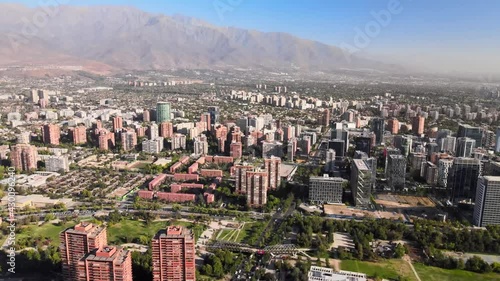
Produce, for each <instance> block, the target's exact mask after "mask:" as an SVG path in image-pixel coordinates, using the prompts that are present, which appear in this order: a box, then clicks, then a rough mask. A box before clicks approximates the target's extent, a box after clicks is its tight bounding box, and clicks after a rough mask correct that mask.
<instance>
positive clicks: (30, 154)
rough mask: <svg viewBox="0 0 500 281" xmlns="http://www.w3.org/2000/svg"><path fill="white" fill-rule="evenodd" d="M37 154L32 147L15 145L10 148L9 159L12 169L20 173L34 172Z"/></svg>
mask: <svg viewBox="0 0 500 281" xmlns="http://www.w3.org/2000/svg"><path fill="white" fill-rule="evenodd" d="M37 158H38V152H37V150H36V147H35V146H34V145H29V144H16V145H14V146H13V147H12V148H11V152H10V159H11V160H12V165H13V166H14V168H16V169H17V170H20V171H30V170H36V168H37Z"/></svg>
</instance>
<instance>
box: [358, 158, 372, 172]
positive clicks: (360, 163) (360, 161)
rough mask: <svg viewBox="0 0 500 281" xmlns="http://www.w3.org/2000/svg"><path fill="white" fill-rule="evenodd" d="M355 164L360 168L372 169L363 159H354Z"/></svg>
mask: <svg viewBox="0 0 500 281" xmlns="http://www.w3.org/2000/svg"><path fill="white" fill-rule="evenodd" d="M354 165H356V167H358V169H359V170H370V169H369V168H368V166H367V165H366V163H365V161H364V160H362V159H354Z"/></svg>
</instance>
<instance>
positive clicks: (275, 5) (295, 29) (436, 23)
mask: <svg viewBox="0 0 500 281" xmlns="http://www.w3.org/2000/svg"><path fill="white" fill-rule="evenodd" d="M55 1H56V0H37V1H34V0H21V1H15V2H18V3H24V4H27V5H29V6H37V5H43V4H44V3H54V2H55ZM58 1H59V2H65V3H68V4H69V5H102V4H110V5H129V6H135V7H138V8H140V9H142V10H146V11H148V12H153V13H164V14H167V15H172V14H182V15H186V16H191V17H195V18H199V19H203V20H205V21H208V22H210V23H212V24H215V25H222V26H235V27H242V28H249V29H256V30H260V31H282V32H288V33H292V34H294V35H297V36H299V37H303V38H307V39H312V40H317V41H321V42H324V43H327V44H332V45H337V46H339V45H349V46H356V44H355V37H356V36H357V31H356V30H357V29H359V30H365V28H366V27H367V25H369V24H370V23H374V21H375V22H376V20H375V19H374V16H373V15H372V14H373V13H378V12H380V11H382V10H383V11H389V9H388V5H390V3H393V2H395V3H398V5H399V11H400V12H398V13H392V14H391V20H390V22H389V23H388V24H387V25H386V26H383V27H381V28H380V30H379V31H378V32H377V33H376V34H375V35H374V36H373V37H370V38H369V43H368V44H367V45H366V46H362V48H357V50H358V51H359V52H362V53H364V54H366V55H385V56H392V57H394V58H395V59H396V60H397V59H405V57H408V56H413V58H419V54H420V55H422V56H424V55H425V54H426V53H429V54H434V55H436V54H437V53H439V55H438V56H439V57H443V56H442V53H441V52H445V54H446V55H449V56H450V57H457V56H459V57H460V56H463V55H464V54H470V53H475V52H482V55H483V57H484V56H486V54H488V56H489V55H495V54H496V52H497V50H499V49H500V36H499V35H500V1H496V0H475V1H474V0H469V1H464V0H454V1H452V0H441V1H439V0H342V1H341V0H162V1H153V0H150V1H137V0H136V1H132V0H85V1H82V0H58ZM0 2H6V1H1V0H0ZM9 2H12V1H9ZM358 47H359V46H358ZM490 53H491V54H490ZM496 56H497V57H498V56H499V55H498V54H496ZM417 60H418V59H417Z"/></svg>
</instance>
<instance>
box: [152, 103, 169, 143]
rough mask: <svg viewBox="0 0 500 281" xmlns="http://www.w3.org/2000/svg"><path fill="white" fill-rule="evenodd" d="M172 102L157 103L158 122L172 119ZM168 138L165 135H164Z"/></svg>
mask: <svg viewBox="0 0 500 281" xmlns="http://www.w3.org/2000/svg"><path fill="white" fill-rule="evenodd" d="M170 120H171V117H170V103H169V102H158V103H157V104H156V122H157V123H163V122H167V121H170ZM162 137H164V138H166V137H165V136H162Z"/></svg>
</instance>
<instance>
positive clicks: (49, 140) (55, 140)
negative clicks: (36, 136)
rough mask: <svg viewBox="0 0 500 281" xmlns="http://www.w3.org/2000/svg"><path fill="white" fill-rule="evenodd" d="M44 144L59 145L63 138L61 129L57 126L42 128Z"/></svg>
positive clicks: (51, 125) (49, 125)
mask: <svg viewBox="0 0 500 281" xmlns="http://www.w3.org/2000/svg"><path fill="white" fill-rule="evenodd" d="M42 138H43V143H45V144H51V145H59V139H60V138H61V128H60V127H59V126H58V125H56V124H48V125H45V126H43V128H42Z"/></svg>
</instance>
